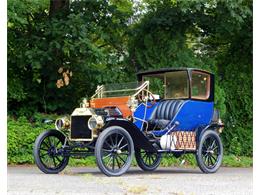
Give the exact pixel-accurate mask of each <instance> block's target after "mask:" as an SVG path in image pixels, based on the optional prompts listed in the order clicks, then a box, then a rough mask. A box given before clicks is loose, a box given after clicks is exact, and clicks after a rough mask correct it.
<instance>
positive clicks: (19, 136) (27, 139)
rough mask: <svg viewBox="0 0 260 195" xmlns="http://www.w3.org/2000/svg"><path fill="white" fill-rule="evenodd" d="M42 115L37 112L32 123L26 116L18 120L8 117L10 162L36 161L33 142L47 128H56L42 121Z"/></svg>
mask: <svg viewBox="0 0 260 195" xmlns="http://www.w3.org/2000/svg"><path fill="white" fill-rule="evenodd" d="M40 118H41V115H39V114H36V115H35V116H34V119H33V120H34V121H33V122H32V123H31V122H29V121H28V120H27V118H25V117H19V118H18V119H17V120H16V119H14V118H11V117H8V123H7V128H8V131H7V138H8V141H7V154H8V157H7V159H8V164H24V163H29V164H31V163H34V159H33V154H32V152H33V144H34V141H35V139H36V137H37V136H38V135H39V134H40V133H41V132H42V131H43V130H45V129H50V128H54V125H53V124H52V125H48V124H44V123H42V122H41V119H40Z"/></svg>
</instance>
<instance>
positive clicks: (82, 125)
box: [70, 116, 92, 139]
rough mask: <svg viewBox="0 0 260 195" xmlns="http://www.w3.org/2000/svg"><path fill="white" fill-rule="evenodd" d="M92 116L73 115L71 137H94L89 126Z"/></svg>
mask: <svg viewBox="0 0 260 195" xmlns="http://www.w3.org/2000/svg"><path fill="white" fill-rule="evenodd" d="M90 117H91V116H71V134H70V138H71V139H92V131H91V130H90V129H89V128H88V120H89V118H90Z"/></svg>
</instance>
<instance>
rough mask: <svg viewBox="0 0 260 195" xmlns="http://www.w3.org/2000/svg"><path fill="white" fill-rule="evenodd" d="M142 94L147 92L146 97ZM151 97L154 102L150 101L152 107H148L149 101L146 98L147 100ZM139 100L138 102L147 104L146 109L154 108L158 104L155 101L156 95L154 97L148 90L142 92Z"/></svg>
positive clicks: (138, 96)
mask: <svg viewBox="0 0 260 195" xmlns="http://www.w3.org/2000/svg"><path fill="white" fill-rule="evenodd" d="M142 92H146V95H144V94H143V93H142ZM149 95H150V96H151V97H152V100H151V101H150V103H151V104H150V105H148V104H147V100H146V98H147V96H149ZM137 98H138V100H139V101H140V102H143V103H144V102H146V104H144V106H145V107H146V108H151V107H153V106H154V105H155V103H156V100H155V97H154V95H153V93H152V92H151V91H148V90H146V89H144V90H142V91H141V92H140V93H139V94H138V95H137Z"/></svg>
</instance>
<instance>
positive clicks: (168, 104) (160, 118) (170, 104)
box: [148, 100, 184, 129]
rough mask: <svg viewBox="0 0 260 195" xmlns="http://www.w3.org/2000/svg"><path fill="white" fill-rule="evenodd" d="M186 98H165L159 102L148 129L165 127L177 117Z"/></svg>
mask: <svg viewBox="0 0 260 195" xmlns="http://www.w3.org/2000/svg"><path fill="white" fill-rule="evenodd" d="M183 103H184V100H165V101H162V102H160V103H159V105H158V106H157V107H156V108H155V109H154V111H153V113H152V114H151V117H150V119H149V120H148V129H154V128H157V129H164V128H165V127H166V126H167V125H168V124H169V123H170V121H171V120H172V119H173V118H174V117H175V115H176V114H177V112H178V111H179V109H180V107H181V106H182V104H183Z"/></svg>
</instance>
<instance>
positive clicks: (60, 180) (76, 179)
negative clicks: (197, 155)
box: [7, 166, 253, 195]
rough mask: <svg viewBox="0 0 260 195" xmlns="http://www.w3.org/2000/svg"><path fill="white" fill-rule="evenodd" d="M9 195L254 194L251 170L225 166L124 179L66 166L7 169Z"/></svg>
mask: <svg viewBox="0 0 260 195" xmlns="http://www.w3.org/2000/svg"><path fill="white" fill-rule="evenodd" d="M7 181H8V194H9V195H11V194H23V195H25V194H26V195H33V194H35V195H42V194H44V195H49V194H54V195H61V194H68V195H71V194H113V195H116V194H172V195H186V194H188V195H203V194H210V195H213V194H218V195H219V194H221V195H222V194H227V195H232V194H235V195H238V194H253V169H252V168H225V167H222V168H220V170H219V171H218V172H217V173H215V174H202V173H201V172H200V170H199V169H191V168H173V167H169V168H158V169H157V170H156V171H154V172H152V173H147V172H143V171H141V170H140V169H139V168H137V167H131V168H130V170H129V171H128V172H127V173H126V174H124V175H123V176H121V177H107V176H105V175H103V174H101V173H100V171H99V170H98V169H97V168H88V167H77V168H71V167H67V168H66V169H65V170H64V171H63V172H62V173H60V174H58V175H47V174H43V173H42V172H40V171H39V170H38V168H37V167H34V166H30V167H25V166H16V167H10V166H9V167H8V180H7Z"/></svg>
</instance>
